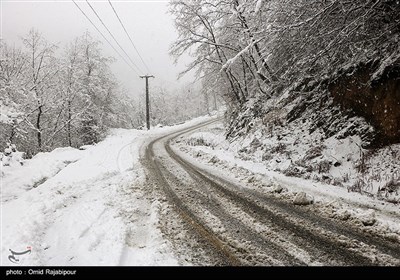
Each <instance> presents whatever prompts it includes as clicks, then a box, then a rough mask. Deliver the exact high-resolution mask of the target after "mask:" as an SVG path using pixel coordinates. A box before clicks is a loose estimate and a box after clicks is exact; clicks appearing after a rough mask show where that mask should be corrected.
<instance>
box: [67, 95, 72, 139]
mask: <svg viewBox="0 0 400 280" xmlns="http://www.w3.org/2000/svg"><path fill="white" fill-rule="evenodd" d="M71 103H72V102H71V100H68V121H67V134H68V145H69V146H70V147H72V139H71V121H72V112H71Z"/></svg>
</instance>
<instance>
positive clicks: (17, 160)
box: [0, 143, 24, 167]
mask: <svg viewBox="0 0 400 280" xmlns="http://www.w3.org/2000/svg"><path fill="white" fill-rule="evenodd" d="M0 161H1V165H2V166H11V167H12V166H21V165H23V164H24V153H23V152H19V151H18V150H17V147H16V146H15V145H14V144H10V143H7V148H5V149H4V152H2V153H1V152H0Z"/></svg>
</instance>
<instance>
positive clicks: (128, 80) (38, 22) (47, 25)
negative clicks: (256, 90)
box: [0, 0, 193, 95]
mask: <svg viewBox="0 0 400 280" xmlns="http://www.w3.org/2000/svg"><path fill="white" fill-rule="evenodd" d="M0 1H1V7H2V11H1V13H2V14H1V24H2V26H1V31H2V34H1V35H2V38H3V39H4V40H5V41H6V42H7V43H10V44H14V43H15V44H16V45H18V46H20V45H22V44H21V40H20V37H21V36H23V35H25V34H27V33H28V31H29V29H30V28H32V27H34V28H36V29H37V30H39V32H41V33H42V34H43V36H44V37H45V38H46V39H47V40H48V41H50V42H52V43H56V44H58V43H60V44H61V46H62V47H61V48H62V49H63V48H64V46H65V44H66V43H67V42H69V41H71V40H73V39H74V38H75V37H77V36H81V35H82V34H83V33H84V32H85V30H89V31H90V33H91V34H92V35H93V37H95V38H97V39H98V40H100V41H102V42H103V50H104V53H105V54H106V55H108V56H113V57H115V58H116V59H117V62H115V63H114V64H113V66H112V69H113V72H114V74H115V76H116V77H117V78H118V80H119V81H120V82H121V83H122V84H123V86H124V87H125V88H127V89H128V90H129V91H130V93H132V94H135V95H136V94H140V93H142V91H143V88H144V80H142V79H140V78H139V77H138V75H137V74H136V73H134V72H133V71H132V70H131V69H130V68H129V67H128V66H127V65H126V63H125V62H124V61H123V60H122V59H121V58H120V57H119V56H118V54H116V53H115V51H114V50H113V49H112V48H111V47H110V46H109V45H108V43H107V42H106V41H105V40H104V39H103V38H102V37H101V35H100V34H99V33H98V32H97V31H96V29H95V28H94V27H93V26H92V25H91V24H90V22H89V21H88V20H87V19H86V18H85V17H84V15H83V14H82V13H81V12H80V11H79V9H78V8H77V7H76V6H75V5H74V3H73V2H72V0H53V1H50V0H42V1H30V0H16V1H15V0H0ZM76 2H77V4H78V5H79V6H80V7H81V9H82V10H83V11H84V12H85V13H86V14H87V15H88V16H89V17H90V18H91V20H92V21H93V22H94V23H95V24H96V25H97V26H98V28H99V29H100V30H101V31H102V32H103V34H104V35H106V37H107V39H109V41H110V42H111V43H113V45H114V46H115V48H117V49H118V50H119V51H120V49H119V48H118V46H117V44H116V43H115V42H114V41H113V39H112V38H111V36H110V35H109V33H108V32H107V31H106V30H105V28H104V27H103V26H102V24H101V23H100V22H99V20H98V19H97V17H96V16H95V14H94V13H93V11H92V10H91V9H90V7H89V5H88V4H87V3H86V1H82V0H78V1H76ZM89 2H90V3H91V5H92V6H93V8H94V9H95V10H96V12H97V13H98V14H99V15H100V17H101V18H102V19H103V22H104V23H105V24H106V25H107V27H108V28H109V29H110V31H111V32H112V33H113V35H114V36H115V38H116V39H117V40H118V41H119V43H120V44H121V46H122V47H123V48H124V49H125V51H126V52H127V53H128V54H129V55H130V56H131V58H132V60H133V61H134V62H135V63H136V64H137V65H138V66H139V67H140V68H141V69H143V70H142V71H143V72H147V71H146V69H145V67H144V66H143V64H142V63H141V61H140V58H139V57H138V56H137V55H136V52H135V50H134V48H133V47H132V45H131V43H130V41H129V39H128V37H127V36H126V34H125V33H124V31H123V29H122V27H121V25H120V23H119V21H118V19H117V17H116V16H115V14H114V12H113V10H112V8H111V6H110V4H109V3H108V1H107V0H100V1H99V0H96V1H95V0H91V1H89ZM111 2H112V4H113V6H114V8H115V9H116V11H117V13H118V14H119V17H120V18H121V20H122V22H123V23H124V25H125V27H126V29H127V31H128V32H129V34H130V36H131V38H132V39H133V42H134V44H135V45H136V47H137V49H138V50H139V52H140V54H141V55H142V57H143V59H144V61H145V62H146V63H147V65H148V66H149V68H150V70H151V73H150V74H153V75H154V76H156V79H154V80H152V82H151V83H153V84H154V85H164V86H167V87H168V88H173V87H179V85H181V84H183V83H185V82H189V81H192V80H193V77H192V76H191V75H190V76H188V77H185V78H184V79H182V80H179V81H177V80H176V76H177V74H178V73H179V71H181V70H182V69H184V65H185V64H187V63H188V61H189V58H188V57H186V58H184V59H183V60H182V61H181V62H180V63H179V64H178V65H177V66H175V65H174V63H173V59H172V58H171V57H170V56H169V55H168V49H169V47H170V45H171V44H172V42H173V41H174V40H175V39H176V38H177V33H176V31H175V28H174V25H173V18H172V16H171V15H170V14H168V1H132V0H111ZM120 53H121V54H123V52H122V51H120Z"/></svg>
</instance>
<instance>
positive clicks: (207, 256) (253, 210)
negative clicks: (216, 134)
mask: <svg viewBox="0 0 400 280" xmlns="http://www.w3.org/2000/svg"><path fill="white" fill-rule="evenodd" d="M213 122H215V120H214V121H209V122H206V123H203V124H199V125H196V126H193V127H191V128H186V129H184V130H181V131H178V132H174V133H171V134H168V135H166V136H163V137H160V138H157V139H155V140H153V141H152V142H150V143H148V145H146V146H145V147H144V149H143V151H142V164H143V165H144V166H145V167H146V170H147V181H148V185H149V187H153V188H154V190H155V192H154V193H155V194H156V195H158V196H160V198H161V201H162V203H163V204H162V209H163V210H162V211H161V217H160V218H161V219H162V220H163V229H162V231H163V233H164V234H165V235H166V236H167V237H168V238H169V239H170V240H171V241H172V244H173V246H174V249H175V251H176V253H177V255H179V256H180V257H181V258H184V259H185V260H187V261H189V262H191V263H193V264H198V265H400V245H399V244H397V243H395V242H392V241H390V240H387V239H384V238H382V237H379V236H373V235H371V234H367V233H365V232H363V231H361V230H359V229H358V228H352V227H349V226H348V225H346V224H341V223H339V222H338V221H337V220H333V219H332V220H331V219H329V218H327V217H322V216H320V215H318V214H317V213H314V212H312V211H310V209H309V208H308V207H306V206H296V205H293V204H292V203H290V202H288V201H284V200H280V199H277V198H276V197H274V196H272V195H267V194H264V193H260V192H258V191H255V190H252V189H249V188H247V187H244V186H241V185H238V184H237V183H236V182H233V181H228V180H226V179H223V178H221V177H222V176H218V174H217V173H214V174H210V173H209V172H207V171H205V170H203V169H201V168H199V167H198V166H196V162H195V161H193V160H188V159H187V158H186V157H183V156H182V155H180V154H179V152H178V151H176V150H175V149H174V147H173V146H172V145H171V143H172V142H173V141H174V140H175V139H176V138H177V137H179V136H181V135H183V134H185V133H189V132H193V131H194V130H196V129H199V128H201V127H203V126H206V125H209V124H211V123H213ZM154 193H153V194H154Z"/></svg>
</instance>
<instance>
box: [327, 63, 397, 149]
mask: <svg viewBox="0 0 400 280" xmlns="http://www.w3.org/2000/svg"><path fill="white" fill-rule="evenodd" d="M377 68H378V65H377V64H376V63H370V64H364V65H360V66H358V67H357V68H353V69H349V70H347V71H345V72H343V73H341V75H340V76H339V78H337V79H336V80H335V82H334V83H332V84H330V86H329V91H330V93H331V95H332V97H333V100H334V104H337V105H339V106H340V107H341V108H342V109H345V110H349V109H350V110H352V111H353V112H354V113H355V114H356V115H358V116H362V117H364V118H365V119H366V120H367V122H369V123H370V124H371V125H372V126H373V127H374V128H375V130H376V134H375V137H374V140H373V141H372V142H371V144H370V147H371V148H379V147H382V146H385V145H389V144H395V143H400V66H391V67H387V68H386V69H385V71H383V72H382V74H381V75H379V78H378V79H374V80H372V77H373V73H375V72H376V71H377Z"/></svg>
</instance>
